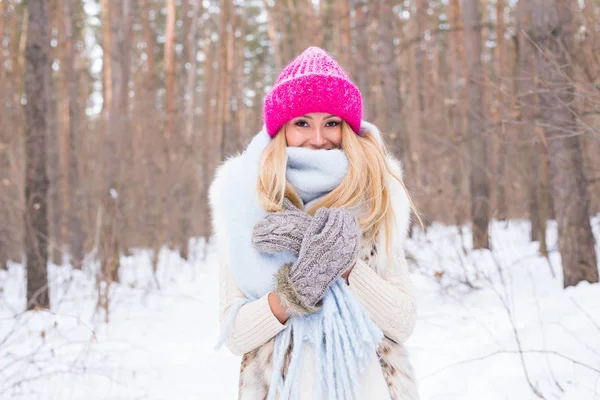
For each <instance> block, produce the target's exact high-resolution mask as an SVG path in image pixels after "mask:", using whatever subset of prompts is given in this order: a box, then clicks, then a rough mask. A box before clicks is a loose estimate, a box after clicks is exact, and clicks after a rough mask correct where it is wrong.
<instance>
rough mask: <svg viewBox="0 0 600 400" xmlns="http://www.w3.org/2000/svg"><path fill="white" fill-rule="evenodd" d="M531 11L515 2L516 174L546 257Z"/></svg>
mask: <svg viewBox="0 0 600 400" xmlns="http://www.w3.org/2000/svg"><path fill="white" fill-rule="evenodd" d="M531 22H532V8H531V2H530V1H529V0H527V1H524V0H521V1H519V4H518V5H517V28H518V39H519V42H518V54H517V59H518V61H517V63H518V71H517V72H518V77H517V82H518V84H517V98H518V102H517V110H518V119H519V120H520V123H519V130H518V134H519V135H518V137H519V157H518V158H519V162H518V165H519V172H520V174H521V177H522V179H523V180H524V182H525V188H526V190H527V194H528V196H527V199H528V200H529V204H528V212H529V219H530V220H531V240H532V241H539V242H540V253H541V254H545V253H547V249H546V247H545V246H546V243H545V238H546V219H547V218H548V215H547V214H544V211H545V210H547V208H544V207H543V205H544V204H546V203H547V199H544V198H543V197H542V196H543V192H541V191H540V189H541V188H542V183H543V177H544V176H543V172H544V171H545V170H546V168H543V167H544V165H543V163H544V162H546V157H544V156H543V153H544V152H545V151H546V149H545V147H544V146H543V145H542V143H540V141H539V140H538V135H537V129H536V126H535V125H536V118H537V112H538V104H537V103H538V102H537V92H538V90H537V87H536V80H537V70H536V60H535V53H536V49H535V47H534V44H533V43H531V38H530V37H528V35H529V32H531V30H532V28H531Z"/></svg>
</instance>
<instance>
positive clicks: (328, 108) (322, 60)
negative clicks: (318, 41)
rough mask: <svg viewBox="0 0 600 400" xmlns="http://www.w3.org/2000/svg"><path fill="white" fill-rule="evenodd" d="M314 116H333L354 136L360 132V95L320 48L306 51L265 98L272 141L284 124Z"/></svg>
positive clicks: (267, 122)
mask: <svg viewBox="0 0 600 400" xmlns="http://www.w3.org/2000/svg"><path fill="white" fill-rule="evenodd" d="M313 112H326V113H330V114H333V115H336V116H338V117H340V118H342V119H343V120H344V121H346V122H347V123H348V124H349V125H350V127H351V128H352V130H353V131H354V132H356V133H358V132H359V130H360V121H361V119H362V97H361V95H360V91H359V90H358V88H357V87H356V86H355V85H354V84H353V83H352V82H351V81H350V78H349V77H348V74H347V73H346V72H345V71H344V70H343V69H342V67H340V65H339V64H338V63H337V62H336V61H335V60H334V59H333V58H331V56H330V55H329V54H327V52H325V50H323V49H320V48H319V47H309V48H308V49H306V50H305V51H304V52H302V53H301V54H300V55H299V56H298V57H296V59H295V60H294V61H292V62H291V63H289V64H288V65H287V66H286V67H285V68H284V69H283V71H282V72H281V74H280V75H279V78H277V82H276V83H275V86H274V87H273V89H272V90H271V92H270V93H269V94H268V95H267V97H266V98H265V105H264V119H265V125H266V126H267V132H268V133H269V135H270V136H271V137H273V136H275V135H276V134H277V132H278V131H279V129H281V127H282V126H283V125H284V124H285V123H286V122H288V121H290V120H291V119H293V118H296V117H299V116H301V115H304V114H308V113H313Z"/></svg>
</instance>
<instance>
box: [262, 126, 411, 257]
mask: <svg viewBox="0 0 600 400" xmlns="http://www.w3.org/2000/svg"><path fill="white" fill-rule="evenodd" d="M341 127H342V150H343V151H344V152H345V153H346V155H347V157H348V161H349V165H348V173H347V174H346V176H345V178H344V180H343V181H342V182H341V183H340V185H339V186H338V187H337V188H335V189H334V190H332V191H331V192H330V193H328V194H327V195H325V196H323V197H322V198H321V199H319V200H317V201H316V202H315V203H314V204H313V205H311V207H310V209H309V210H307V212H308V213H309V214H311V215H314V213H315V212H316V210H318V209H319V208H321V207H339V208H354V207H361V209H360V211H361V212H360V217H359V223H360V227H361V230H362V231H363V232H364V233H365V236H366V238H367V239H368V240H370V241H373V240H375V238H376V236H377V233H378V232H379V230H380V229H381V228H382V226H384V225H383V224H385V226H386V244H387V248H388V249H390V248H391V246H390V241H391V233H390V232H391V224H392V223H395V221H392V220H393V215H394V214H393V213H392V212H391V205H390V194H389V190H388V187H387V184H386V177H387V174H390V175H391V176H392V177H393V178H394V179H396V180H397V181H398V182H399V183H400V184H401V185H402V188H403V189H404V191H405V193H406V196H407V197H408V201H409V204H410V207H411V209H412V211H413V212H414V213H415V215H416V216H417V218H418V220H419V221H420V222H421V218H420V216H419V214H418V212H417V210H416V208H415V206H414V204H413V202H412V200H411V198H410V196H409V194H408V191H407V190H406V186H405V185H404V182H403V181H402V179H401V178H400V177H399V176H398V175H397V174H396V173H395V172H394V171H392V169H391V168H390V165H389V164H388V162H387V161H386V154H388V151H387V149H386V147H385V145H384V144H383V143H380V142H379V140H378V139H377V138H376V137H375V136H374V135H373V134H371V133H370V132H367V133H365V134H363V135H360V136H359V135H357V134H356V133H354V131H353V130H352V129H351V128H350V126H349V125H348V124H347V123H346V122H345V121H342V125H341ZM286 147H287V141H286V137H285V126H284V127H283V128H281V129H280V130H279V132H278V133H277V135H276V136H275V138H273V140H271V142H270V143H269V144H268V145H267V147H266V148H265V149H264V150H263V153H262V155H261V159H260V173H259V177H258V185H257V189H258V195H259V199H260V202H261V204H262V205H263V208H264V209H265V210H266V211H268V212H277V211H281V210H282V204H283V199H284V197H287V198H288V199H290V200H291V201H292V202H293V203H294V204H295V205H296V206H298V207H300V206H301V200H300V198H299V196H298V194H297V193H296V192H295V190H294V189H293V188H292V186H291V185H290V184H289V182H287V180H286V178H285V176H286V165H287V151H286ZM386 172H387V174H386Z"/></svg>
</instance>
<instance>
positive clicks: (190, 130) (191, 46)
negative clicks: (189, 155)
mask: <svg viewBox="0 0 600 400" xmlns="http://www.w3.org/2000/svg"><path fill="white" fill-rule="evenodd" d="M190 1H191V2H192V4H191V6H192V16H191V19H190V28H189V31H188V37H187V38H186V41H187V46H186V47H187V49H188V57H189V58H188V63H189V68H188V71H187V77H186V87H187V90H188V92H187V101H186V107H185V111H186V112H185V114H186V122H187V123H186V128H185V140H186V142H187V143H188V144H189V143H191V139H192V135H193V134H194V116H195V112H194V110H195V107H196V70H197V61H196V52H197V43H198V39H197V37H196V36H197V32H198V17H199V15H200V6H201V4H202V2H201V0H190Z"/></svg>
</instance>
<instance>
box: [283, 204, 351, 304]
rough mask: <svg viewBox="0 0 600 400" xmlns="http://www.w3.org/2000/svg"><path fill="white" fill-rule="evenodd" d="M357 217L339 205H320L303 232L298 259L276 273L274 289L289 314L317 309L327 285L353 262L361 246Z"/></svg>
mask: <svg viewBox="0 0 600 400" xmlns="http://www.w3.org/2000/svg"><path fill="white" fill-rule="evenodd" d="M360 237H361V231H360V225H359V223H358V220H357V219H356V217H354V216H353V215H352V214H350V213H349V212H348V211H346V210H344V209H341V208H329V209H327V208H321V209H319V210H318V211H317V213H316V214H315V216H314V218H313V220H312V221H311V223H310V225H309V226H308V229H307V230H306V232H305V234H304V239H303V240H302V246H301V248H300V253H299V255H298V259H297V260H296V262H295V263H293V264H285V265H284V266H283V267H281V269H280V270H279V271H278V272H277V276H276V280H277V292H278V294H279V298H280V300H281V303H282V306H283V307H284V308H285V309H286V311H287V312H288V313H289V314H291V315H303V314H308V313H312V312H315V311H317V310H318V309H319V307H318V305H317V304H318V303H319V301H320V300H321V299H322V298H323V296H324V294H325V292H326V291H327V289H328V288H329V286H330V285H331V284H332V283H333V282H334V281H335V280H336V279H337V278H339V277H340V276H341V275H342V273H343V272H344V271H345V270H346V269H348V268H350V267H351V266H352V265H353V263H354V262H355V261H356V257H357V256H358V250H359V246H360Z"/></svg>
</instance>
